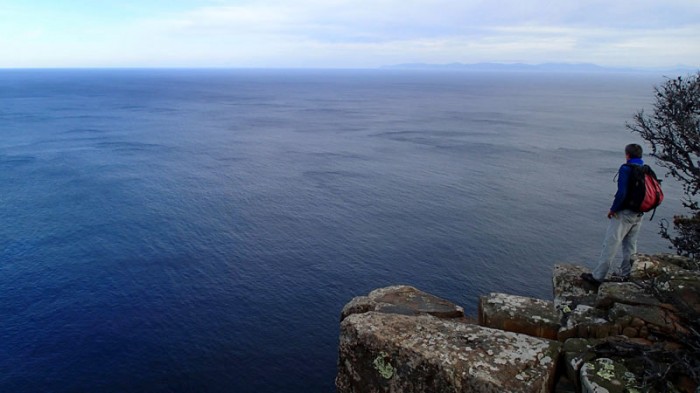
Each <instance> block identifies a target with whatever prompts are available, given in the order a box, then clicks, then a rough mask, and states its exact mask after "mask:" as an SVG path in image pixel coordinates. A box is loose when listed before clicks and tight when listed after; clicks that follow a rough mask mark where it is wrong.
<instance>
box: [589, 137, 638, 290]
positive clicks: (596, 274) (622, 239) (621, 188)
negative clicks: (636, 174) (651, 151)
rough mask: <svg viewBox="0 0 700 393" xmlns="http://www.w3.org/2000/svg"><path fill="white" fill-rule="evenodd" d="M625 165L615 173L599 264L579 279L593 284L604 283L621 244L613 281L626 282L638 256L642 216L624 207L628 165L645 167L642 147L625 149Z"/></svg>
mask: <svg viewBox="0 0 700 393" xmlns="http://www.w3.org/2000/svg"><path fill="white" fill-rule="evenodd" d="M625 158H626V160H627V162H626V165H622V166H621V167H620V169H619V170H618V172H617V193H615V200H614V201H613V204H612V207H610V211H608V219H609V220H610V223H609V224H608V230H607V232H606V234H605V240H604V241H603V250H602V251H601V253H600V258H599V259H598V264H597V265H596V267H595V269H593V272H592V273H584V274H582V275H581V278H582V279H584V280H585V281H588V282H590V283H591V284H594V285H596V286H597V285H600V283H602V282H603V281H604V280H605V277H606V276H607V274H608V270H610V268H611V267H612V263H613V260H614V259H615V255H616V254H617V250H618V249H619V248H620V245H622V264H621V265H620V267H619V271H618V272H617V274H614V275H613V277H615V278H616V279H617V280H616V281H627V280H629V276H630V272H631V270H632V263H633V259H632V258H634V255H635V254H636V253H637V236H638V235H639V229H640V228H641V226H642V216H643V215H644V213H638V212H634V211H632V210H630V209H628V208H627V196H628V195H627V193H628V184H629V178H630V174H631V172H632V167H630V165H640V166H641V165H644V161H642V147H641V146H640V145H637V144H635V143H633V144H629V145H627V146H625Z"/></svg>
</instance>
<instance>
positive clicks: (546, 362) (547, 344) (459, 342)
mask: <svg viewBox="0 0 700 393" xmlns="http://www.w3.org/2000/svg"><path fill="white" fill-rule="evenodd" d="M559 348H560V344H559V343H557V342H555V341H550V340H544V339H540V338H535V337H531V336H527V335H523V334H516V333H511V332H504V331H500V330H495V329H490V328H486V327H482V326H477V325H471V324H466V323H462V322H458V321H455V320H450V319H439V318H436V317H433V316H430V315H419V316H406V315H399V314H385V313H379V312H367V313H362V314H353V315H350V316H348V317H347V318H345V320H343V322H342V323H341V333H340V354H339V359H338V376H337V378H336V386H337V388H338V393H351V392H352V393H360V392H362V393H374V392H393V393H399V392H400V393H418V392H494V393H495V392H538V393H540V392H547V391H549V389H551V387H552V386H553V381H554V380H553V378H554V373H555V370H556V363H557V359H558V355H559Z"/></svg>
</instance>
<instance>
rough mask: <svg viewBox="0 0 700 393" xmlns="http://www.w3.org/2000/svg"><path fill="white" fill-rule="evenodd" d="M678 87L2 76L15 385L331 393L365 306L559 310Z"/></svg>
mask: <svg viewBox="0 0 700 393" xmlns="http://www.w3.org/2000/svg"><path fill="white" fill-rule="evenodd" d="M661 81H662V78H660V77H656V76H649V75H643V76H639V75H622V74H620V75H566V74H554V75H545V74H470V73H453V74H450V73H447V74H437V73H427V72H422V73H421V72H401V71H254V70H248V71H245V70H237V71H232V70H217V71H214V70H198V71H192V70H32V71H30V70H26V71H17V70H15V71H12V70H5V71H0V223H1V225H0V296H1V298H0V391H8V392H10V391H11V392H39V391H41V392H97V391H100V392H126V391H128V392H331V391H333V378H334V376H335V368H336V354H337V349H336V347H337V341H338V317H339V313H340V310H341V308H342V306H343V305H344V304H345V303H346V302H347V301H349V300H350V299H351V298H352V297H353V296H357V295H362V294H366V293H367V292H368V291H370V290H372V289H374V288H377V287H381V286H385V285H390V284H398V283H405V284H410V285H414V286H417V287H418V288H420V289H423V290H426V291H429V292H432V293H434V294H437V295H439V296H442V297H445V298H447V299H450V300H452V301H455V302H456V303H458V304H461V305H463V306H464V307H465V308H466V310H467V312H469V313H472V314H473V313H474V312H475V309H476V302H477V297H478V296H479V295H481V294H485V293H487V292H491V291H499V292H510V293H515V294H521V295H528V296H538V297H544V298H549V297H551V283H550V272H551V269H552V266H553V265H554V264H555V263H558V262H563V261H567V262H575V263H581V264H592V263H593V261H594V260H595V258H596V257H597V255H598V252H599V246H600V243H601V241H602V237H603V233H604V231H605V227H606V224H607V222H606V221H607V220H606V218H605V213H606V212H607V209H608V207H609V205H610V202H611V200H612V195H613V193H614V191H615V183H613V180H612V178H613V175H614V174H615V171H616V169H617V167H618V166H619V165H620V164H621V163H622V160H623V158H624V157H623V154H622V149H623V147H624V145H625V144H627V143H630V142H641V141H640V140H639V139H638V138H637V137H636V136H635V135H632V134H630V133H629V132H628V131H626V130H625V129H624V124H625V122H626V121H629V120H631V117H632V114H633V113H634V112H635V111H637V110H639V109H641V108H643V107H645V106H647V105H648V103H649V101H650V100H651V99H652V98H653V97H652V86H653V85H654V84H657V83H659V82H661ZM666 191H667V199H666V203H665V205H664V206H663V207H662V208H661V209H660V210H659V211H658V212H657V220H658V218H663V217H670V216H672V215H673V214H674V213H677V212H678V211H677V210H676V209H677V208H676V205H677V204H675V205H674V202H673V201H674V198H675V200H677V198H678V195H677V193H678V191H674V190H673V189H669V187H668V186H667V187H666ZM645 225H646V226H645V228H643V233H642V235H641V239H640V251H644V252H657V251H665V250H666V244H665V242H664V241H663V240H662V239H660V238H659V236H658V235H657V234H656V232H657V225H658V221H655V222H652V223H647V224H645Z"/></svg>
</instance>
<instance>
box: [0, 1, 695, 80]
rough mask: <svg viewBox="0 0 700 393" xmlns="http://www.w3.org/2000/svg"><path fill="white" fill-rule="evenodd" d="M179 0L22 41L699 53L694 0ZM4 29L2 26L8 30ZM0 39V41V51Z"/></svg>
mask: <svg viewBox="0 0 700 393" xmlns="http://www.w3.org/2000/svg"><path fill="white" fill-rule="evenodd" d="M193 1H194V0H193ZM180 3H182V2H180ZM202 4H204V5H202ZM179 5H180V7H179V8H178V10H172V11H168V12H164V11H160V12H156V11H155V10H154V11H153V12H151V14H150V16H149V17H143V16H142V15H140V16H139V17H140V19H127V20H125V21H121V22H120V23H119V24H109V25H107V24H105V25H98V26H97V28H96V26H95V24H94V23H93V24H90V23H87V22H86V23H85V25H83V26H81V25H75V26H74V27H71V29H67V30H64V31H61V32H59V34H51V33H52V32H50V31H45V34H44V35H43V36H53V37H55V39H54V40H53V42H52V44H53V47H54V48H55V49H54V50H51V49H50V48H51V45H49V43H48V42H47V41H43V42H37V40H34V41H27V43H26V45H24V49H23V52H24V53H25V54H26V55H27V56H29V57H31V56H32V54H33V56H35V57H36V58H40V57H42V56H43V57H44V61H47V62H49V61H51V59H50V57H51V56H53V57H57V56H60V54H59V51H62V52H63V53H65V54H66V56H67V55H68V54H70V56H72V57H73V58H74V59H82V60H81V61H92V64H106V65H120V64H122V65H154V66H155V65H157V66H167V65H176V66H177V65H182V66H207V65H210V66H253V67H258V66H278V67H288V66H291V67H295V66H322V67H344V66H349V67H374V66H379V65H382V64H391V63H397V62H399V63H400V62H412V61H420V62H435V63H437V62H478V61H503V62H529V63H538V62H548V61H561V62H567V61H572V62H573V61H576V62H595V63H600V64H603V65H639V66H656V65H664V64H666V65H668V64H676V63H686V64H700V58H699V57H700V48H699V45H698V43H697V41H698V40H697V39H696V38H695V37H698V36H700V22H698V21H700V3H699V2H697V0H692V1H684V0H666V1H658V0H654V1H652V0H635V1H630V0H617V1H614V2H610V1H609V0H608V1H601V0H587V1H585V2H583V1H563V2H562V1H554V0H533V1H516V0H504V1H498V2H495V1H483V0H464V1H457V2H456V1H452V0H450V1H447V0H402V1H399V0H374V1H366V0H353V1H350V0H325V1H320V0H298V1H295V2H289V1H282V0H268V1H253V0H248V1H235V2H234V1H214V2H213V1H208V2H207V1H205V0H196V1H194V2H193V3H191V4H190V8H189V9H186V8H187V7H184V5H183V4H179ZM183 9H185V10H184V11H183ZM1 31H2V28H0V32H1ZM11 33H12V32H11V31H8V32H6V34H5V36H15V37H16V36H17V35H16V34H15V35H12V34H11ZM8 34H9V35H8ZM61 36H62V38H61V39H62V40H63V41H62V42H57V41H60V40H59V38H58V37H61ZM22 44H24V43H22ZM8 47H9V44H6V46H5V48H8ZM46 47H49V51H48V52H46V51H45V52H43V53H42V52H41V50H43V49H45V48H46ZM32 48H34V49H32ZM104 48H108V49H109V50H105V49H104ZM4 51H6V49H3V46H2V42H0V54H2V52H4ZM98 56H99V58H98ZM3 57H4V58H8V57H7V56H0V58H3ZM90 59H92V60H90ZM120 59H121V60H120ZM0 61H2V60H0ZM0 65H2V63H0Z"/></svg>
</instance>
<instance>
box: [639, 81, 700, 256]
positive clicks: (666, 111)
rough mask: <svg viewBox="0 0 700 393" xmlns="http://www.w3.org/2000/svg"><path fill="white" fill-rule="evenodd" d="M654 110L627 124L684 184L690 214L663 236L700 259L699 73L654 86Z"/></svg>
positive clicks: (682, 251)
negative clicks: (699, 199)
mask: <svg viewBox="0 0 700 393" xmlns="http://www.w3.org/2000/svg"><path fill="white" fill-rule="evenodd" d="M655 98H656V100H655V102H654V106H653V112H652V114H651V115H647V114H645V113H644V111H640V112H639V113H637V114H636V115H635V116H634V121H633V123H631V124H627V128H629V129H630V130H631V131H632V132H636V133H638V134H640V135H641V137H642V138H643V139H644V140H646V141H647V142H648V143H649V145H650V146H651V153H650V155H651V156H652V157H656V158H657V161H658V163H659V165H661V166H663V167H665V168H667V169H668V175H669V176H672V177H673V178H675V179H676V180H678V181H679V182H680V183H681V184H682V185H683V192H684V194H685V197H684V200H683V201H682V203H683V206H684V207H685V208H686V209H688V210H689V211H690V215H688V216H684V215H681V216H676V217H674V218H673V228H674V229H675V233H673V234H672V233H671V232H670V229H671V228H670V226H669V223H668V222H667V221H662V223H661V236H663V237H664V238H665V239H668V240H669V241H670V242H671V245H672V247H673V248H675V249H676V252H677V253H678V254H679V255H685V256H688V257H691V258H693V259H695V260H698V259H700V205H699V204H698V202H697V200H695V198H696V197H697V195H698V194H699V193H700V72H698V73H697V74H696V75H690V76H688V77H685V78H683V77H678V78H676V79H669V80H667V81H666V82H665V83H664V84H662V85H661V86H657V87H656V88H655Z"/></svg>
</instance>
